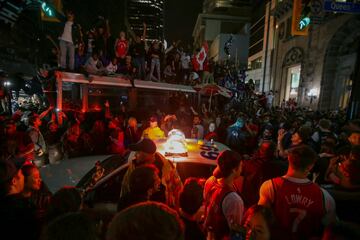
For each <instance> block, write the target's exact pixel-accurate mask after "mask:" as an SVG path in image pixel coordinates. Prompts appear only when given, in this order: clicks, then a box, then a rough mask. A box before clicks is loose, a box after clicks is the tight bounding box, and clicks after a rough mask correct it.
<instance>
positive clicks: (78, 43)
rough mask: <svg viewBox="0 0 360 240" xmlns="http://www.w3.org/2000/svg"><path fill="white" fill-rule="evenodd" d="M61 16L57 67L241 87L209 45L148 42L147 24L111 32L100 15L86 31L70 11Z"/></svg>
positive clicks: (236, 74) (54, 58)
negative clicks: (139, 28)
mask: <svg viewBox="0 0 360 240" xmlns="http://www.w3.org/2000/svg"><path fill="white" fill-rule="evenodd" d="M62 20H63V28H62V29H61V31H60V33H59V34H58V35H59V44H58V43H56V41H54V40H53V38H52V37H50V36H48V38H49V39H50V40H51V41H52V44H53V46H54V47H53V50H52V55H51V57H49V59H48V60H47V61H48V62H49V64H51V65H52V66H53V67H59V68H60V69H63V70H68V71H75V72H81V73H85V74H86V75H87V74H94V75H109V76H115V75H122V76H124V77H126V78H128V79H140V80H149V81H157V82H168V83H176V84H186V85H195V84H199V83H216V84H219V85H222V86H228V87H234V86H235V87H236V84H237V80H238V78H239V76H240V75H241V74H240V72H239V71H237V67H236V65H235V64H234V63H230V62H229V61H226V62H221V63H220V62H218V63H215V62H214V61H213V59H211V58H209V56H208V46H207V44H206V43H204V44H203V46H201V47H200V48H197V49H194V50H193V49H192V48H191V47H190V46H188V45H187V44H186V43H182V42H181V41H180V40H179V41H177V40H174V41H173V42H171V43H169V44H168V43H166V42H163V41H162V40H160V39H152V40H149V38H148V36H147V31H146V30H147V25H146V23H143V32H141V33H140V32H134V31H130V32H126V31H120V32H119V33H118V34H112V32H111V29H110V23H109V21H108V20H107V19H105V18H104V17H99V19H98V21H97V23H96V24H95V26H93V27H92V28H90V29H88V30H87V31H85V30H84V29H82V27H81V25H80V24H78V23H77V22H76V18H75V15H74V13H73V12H71V11H68V12H67V14H66V16H64V19H62ZM242 74H243V73H242Z"/></svg>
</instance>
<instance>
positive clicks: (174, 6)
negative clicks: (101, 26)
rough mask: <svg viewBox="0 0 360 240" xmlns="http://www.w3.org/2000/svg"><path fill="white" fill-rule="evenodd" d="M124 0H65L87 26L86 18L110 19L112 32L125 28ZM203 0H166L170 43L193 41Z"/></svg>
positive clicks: (166, 26) (66, 4) (65, 5)
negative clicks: (101, 17) (100, 17)
mask: <svg viewBox="0 0 360 240" xmlns="http://www.w3.org/2000/svg"><path fill="white" fill-rule="evenodd" d="M122 1H124V0H121V1H119V0H102V1H98V0H87V1H86V4H85V5H84V0H63V4H64V7H65V8H70V9H73V10H74V12H75V14H77V16H78V18H77V19H78V20H79V21H80V22H82V25H84V26H85V27H86V25H87V24H86V23H85V19H86V20H87V19H90V20H88V21H89V22H93V21H94V18H96V16H97V15H103V16H107V17H108V18H109V19H110V25H111V28H112V32H113V33H114V34H116V32H119V31H120V30H123V29H124V25H123V9H122V8H123V2H122ZM202 3H203V0H165V38H166V40H167V41H168V42H169V43H170V42H172V41H173V40H179V39H182V40H183V41H184V42H186V43H187V44H191V43H192V31H193V29H194V26H195V23H196V19H197V15H198V14H199V13H201V12H202Z"/></svg>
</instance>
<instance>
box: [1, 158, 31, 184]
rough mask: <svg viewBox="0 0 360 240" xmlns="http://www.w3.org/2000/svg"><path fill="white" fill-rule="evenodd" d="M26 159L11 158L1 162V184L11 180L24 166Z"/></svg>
mask: <svg viewBox="0 0 360 240" xmlns="http://www.w3.org/2000/svg"><path fill="white" fill-rule="evenodd" d="M24 163H25V159H24V158H9V159H6V160H1V161H0V183H5V182H7V181H9V180H11V179H12V178H13V177H14V176H15V175H16V173H17V172H18V171H19V170H20V168H21V167H22V166H23V165H24Z"/></svg>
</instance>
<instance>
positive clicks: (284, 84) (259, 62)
mask: <svg viewBox="0 0 360 240" xmlns="http://www.w3.org/2000/svg"><path fill="white" fill-rule="evenodd" d="M324 2H325V0H317V1H312V3H311V24H310V27H309V32H308V35H307V36H292V34H291V25H292V8H293V1H292V0H271V1H268V2H266V3H264V8H263V9H262V8H261V7H258V8H257V9H258V11H259V12H260V13H261V12H262V13H263V15H262V14H256V11H255V14H254V15H255V18H253V19H252V25H251V28H250V46H249V58H248V60H249V61H248V71H247V79H253V80H254V81H255V84H256V85H257V90H258V91H265V92H267V91H269V90H273V91H274V92H275V104H280V103H281V102H282V100H286V101H287V100H289V99H290V98H293V99H295V100H296V101H297V102H298V104H299V105H300V106H308V107H311V108H312V109H319V110H336V109H344V108H346V107H347V106H348V105H349V102H350V96H351V93H352V92H353V93H356V90H354V82H355V79H356V78H359V74H360V73H359V69H358V68H360V67H356V66H359V62H360V59H359V58H360V56H359V55H360V54H359V52H360V16H359V14H357V15H356V14H341V13H336V12H331V11H325V10H324ZM343 2H346V1H343ZM357 81H358V80H357ZM358 85H359V84H358ZM359 91H360V90H359ZM353 95H354V94H353ZM357 104H358V105H359V104H360V103H357Z"/></svg>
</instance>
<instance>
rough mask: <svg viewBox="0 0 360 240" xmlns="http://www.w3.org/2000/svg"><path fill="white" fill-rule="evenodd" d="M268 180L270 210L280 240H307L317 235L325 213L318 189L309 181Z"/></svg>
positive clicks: (319, 232) (322, 198)
mask: <svg viewBox="0 0 360 240" xmlns="http://www.w3.org/2000/svg"><path fill="white" fill-rule="evenodd" d="M271 181H272V184H273V186H274V196H275V199H274V202H273V210H274V213H275V216H276V218H277V222H278V223H279V230H280V234H281V236H282V238H283V239H308V238H310V237H313V236H319V235H321V233H322V224H321V223H322V218H323V217H324V215H325V212H326V211H325V204H324V197H323V193H322V191H321V189H320V187H319V186H318V185H316V184H315V183H312V182H308V183H295V182H291V181H289V180H287V179H285V178H283V177H278V178H274V179H272V180H271ZM279 237H280V236H279Z"/></svg>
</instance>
